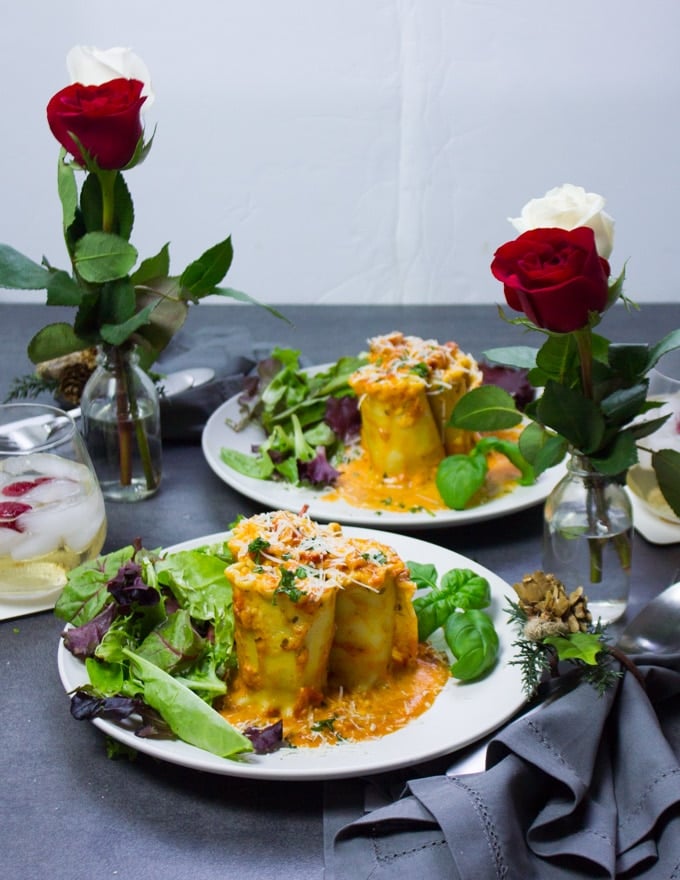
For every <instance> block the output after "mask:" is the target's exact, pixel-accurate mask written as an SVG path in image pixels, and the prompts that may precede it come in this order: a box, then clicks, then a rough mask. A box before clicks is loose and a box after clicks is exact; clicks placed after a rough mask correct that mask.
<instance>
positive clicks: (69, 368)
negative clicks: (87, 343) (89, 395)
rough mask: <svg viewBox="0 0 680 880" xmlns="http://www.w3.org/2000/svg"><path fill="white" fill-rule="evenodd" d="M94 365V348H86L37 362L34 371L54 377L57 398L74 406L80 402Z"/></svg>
mask: <svg viewBox="0 0 680 880" xmlns="http://www.w3.org/2000/svg"><path fill="white" fill-rule="evenodd" d="M96 366H97V351H96V349H94V348H86V349H84V350H83V351H75V352H73V354H67V355H64V357H59V358H53V359H52V360H50V361H43V362H42V363H41V364H38V366H37V368H36V372H37V374H38V375H39V376H41V377H43V378H45V379H54V380H55V381H56V382H57V388H56V390H55V392H54V395H55V397H56V398H57V400H59V401H61V402H63V403H68V404H70V405H71V406H76V405H77V404H78V403H80V395H81V394H82V393H83V388H84V387H85V384H86V382H87V380H88V379H89V378H90V376H91V375H92V373H93V372H94V369H95V367H96Z"/></svg>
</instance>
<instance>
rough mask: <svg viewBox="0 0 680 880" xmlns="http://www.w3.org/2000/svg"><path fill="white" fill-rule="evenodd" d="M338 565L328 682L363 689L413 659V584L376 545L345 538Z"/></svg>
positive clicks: (398, 563)
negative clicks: (339, 584)
mask: <svg viewBox="0 0 680 880" xmlns="http://www.w3.org/2000/svg"><path fill="white" fill-rule="evenodd" d="M339 565H340V566H341V568H342V569H343V574H344V577H343V579H342V589H341V590H340V591H339V592H338V597H337V601H336V606H335V624H336V631H335V637H334V638H333V645H332V647H331V655H330V668H329V672H330V677H331V680H332V681H333V682H334V683H338V684H340V685H342V687H344V688H348V689H349V690H366V689H368V688H370V687H372V686H373V685H375V684H377V683H378V682H379V681H381V680H384V679H385V678H386V677H387V675H388V674H389V672H390V671H391V670H392V669H393V668H394V666H403V665H405V664H406V663H408V662H409V660H412V659H413V658H414V657H415V656H416V653H417V651H418V634H417V633H418V625H417V621H416V615H415V611H414V609H413V605H412V602H411V599H412V597H413V593H414V592H415V584H414V583H413V582H412V581H411V580H410V578H409V574H408V569H407V568H406V566H405V565H404V563H403V562H402V561H401V559H400V558H399V557H398V556H397V554H396V553H395V552H394V551H393V550H392V548H391V547H387V546H385V545H383V544H379V543H377V542H376V541H371V540H368V539H361V538H349V539H348V540H347V544H346V547H345V553H344V555H343V558H342V560H341V561H340V563H339Z"/></svg>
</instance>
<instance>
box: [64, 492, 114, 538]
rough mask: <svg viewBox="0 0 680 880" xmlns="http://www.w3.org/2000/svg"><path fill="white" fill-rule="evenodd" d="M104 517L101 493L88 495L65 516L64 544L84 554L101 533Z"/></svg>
mask: <svg viewBox="0 0 680 880" xmlns="http://www.w3.org/2000/svg"><path fill="white" fill-rule="evenodd" d="M104 516H105V511H104V500H103V498H102V497H101V495H100V494H99V492H93V493H91V494H90V495H87V496H86V497H85V498H83V500H82V501H81V502H80V503H79V504H75V505H73V507H71V508H70V509H69V511H68V514H66V515H65V516H64V523H63V529H62V531H63V537H64V542H65V543H66V544H67V545H68V546H69V547H70V548H71V549H72V550H74V551H75V552H76V553H80V552H82V551H83V550H84V549H85V548H86V547H87V545H88V544H89V543H90V542H91V541H92V539H93V538H94V536H95V535H96V534H97V532H98V531H99V529H100V527H101V524H102V522H103V521H104Z"/></svg>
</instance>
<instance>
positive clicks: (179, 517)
mask: <svg viewBox="0 0 680 880" xmlns="http://www.w3.org/2000/svg"><path fill="white" fill-rule="evenodd" d="M0 296H1V294H0ZM282 311H283V312H284V314H285V315H286V317H287V318H288V319H289V321H290V323H285V322H284V321H281V320H278V319H277V318H275V317H274V316H272V315H270V314H269V313H267V312H265V311H264V310H262V309H257V308H254V307H249V306H210V305H202V306H200V307H195V308H193V309H192V310H191V312H190V315H189V318H188V321H187V325H186V328H185V330H183V331H182V332H183V334H184V335H187V334H191V332H192V331H194V330H197V329H199V328H202V327H207V326H213V327H216V326H220V325H222V326H223V327H224V329H225V332H226V331H227V330H229V331H231V337H230V338H232V339H233V338H234V337H233V331H234V330H237V331H238V333H239V336H240V337H241V338H242V340H243V350H244V351H246V352H247V351H248V350H249V349H250V348H251V347H252V346H253V345H257V346H262V347H264V348H266V347H267V346H269V345H271V346H274V345H282V346H288V347H294V348H297V349H299V350H300V351H301V353H302V355H303V356H304V357H305V358H306V359H307V360H308V361H309V362H310V363H326V362H328V361H331V360H335V359H336V358H337V357H339V356H340V355H342V354H348V353H355V352H359V351H361V350H363V349H364V348H365V343H366V340H367V338H368V337H370V336H372V335H376V334H381V333H387V332H389V331H391V330H395V329H399V330H402V331H404V332H405V333H409V334H414V335H418V336H423V337H433V338H439V339H455V340H457V341H458V342H459V343H460V344H461V347H463V348H464V349H465V350H466V351H469V352H471V353H472V354H474V355H475V356H477V357H480V356H481V354H482V352H483V351H484V350H485V349H487V348H491V347H494V346H498V345H502V344H538V343H537V342H536V341H535V340H527V338H526V337H525V336H524V334H523V333H522V331H521V329H520V328H515V327H511V326H509V325H507V324H506V323H504V322H503V321H502V320H500V319H499V317H498V314H497V310H496V308H495V306H458V307H456V306H452V307H443V306H425V307H414V306H365V307H363V306H347V307H344V306H290V307H285V308H284V309H282ZM55 320H67V321H68V320H72V312H69V311H68V310H62V309H55V308H50V309H48V308H47V307H45V306H32V305H9V304H6V303H4V304H2V303H0V322H1V323H0V327H2V328H3V329H2V331H1V332H2V345H1V346H0V398H4V397H5V396H6V394H7V392H8V390H9V388H10V386H11V384H12V381H13V379H14V378H15V377H17V376H21V375H24V374H27V373H29V372H31V371H32V366H31V364H30V362H29V360H28V358H27V357H26V353H25V349H26V343H27V341H28V340H29V339H30V337H31V336H32V334H33V333H35V332H36V331H37V330H38V329H39V328H40V327H42V326H43V325H44V324H46V323H48V322H51V321H55ZM677 323H678V308H677V306H674V305H669V304H664V305H646V306H645V307H644V308H643V309H642V310H641V311H640V312H633V313H629V312H627V311H626V310H625V309H624V308H623V307H617V308H615V309H612V310H611V311H610V312H609V313H608V314H607V315H606V316H605V320H604V321H603V324H602V325H601V328H600V329H601V332H603V333H604V334H605V335H607V336H608V337H609V338H611V339H613V340H616V341H619V342H653V341H656V340H657V339H659V338H661V337H662V336H663V335H664V334H665V333H666V332H668V330H670V329H671V328H672V327H674V326H676V325H677ZM195 366H197V367H198V366H201V362H200V351H197V352H196V364H195ZM261 509H262V508H261V506H260V505H258V504H257V503H255V502H252V501H250V500H248V499H247V498H244V497H242V496H241V495H239V494H238V493H237V492H236V491H234V490H233V489H231V488H230V487H229V486H227V485H226V484H224V483H223V482H221V481H220V480H219V479H218V478H217V477H216V476H215V475H214V473H213V472H212V470H211V469H210V468H209V467H208V465H207V463H206V462H205V460H204V458H203V454H202V452H201V447H200V443H199V442H198V441H197V440H194V441H191V442H177V441H173V442H166V443H165V444H164V450H163V481H162V485H161V489H160V491H159V492H158V494H157V495H156V496H155V497H153V498H151V499H148V500H146V501H144V502H140V503H137V504H115V503H111V504H109V505H108V507H107V514H108V519H109V528H108V536H107V541H106V545H105V548H104V550H105V551H109V550H113V549H116V548H117V547H119V546H122V545H124V544H127V543H129V542H130V541H131V540H132V539H133V538H135V537H136V536H140V537H141V538H142V540H143V542H144V544H145V545H146V546H149V547H155V546H169V545H171V544H174V543H177V542H179V541H183V540H186V539H189V538H194V537H199V536H201V535H207V534H210V533H213V532H217V531H221V530H223V529H225V528H226V527H227V525H228V524H229V523H230V522H231V521H233V519H234V518H235V517H236V516H237V515H238V514H243V515H245V516H249V515H251V514H253V513H257V512H259V511H260V510H261ZM541 526H542V511H541V507H540V505H538V506H536V507H534V508H531V509H529V510H525V511H521V512H517V513H514V514H510V515H508V516H506V517H504V518H502V519H500V520H495V521H489V522H481V523H477V524H474V525H468V526H457V527H447V528H441V529H433V530H418V531H417V532H413V533H412V534H414V535H415V536H416V537H419V538H421V539H424V540H427V541H431V542H433V543H436V544H439V545H441V546H444V547H447V548H450V549H452V550H455V551H457V552H459V553H462V554H464V555H465V556H468V557H470V558H473V559H475V560H477V561H478V562H479V563H481V564H482V565H485V566H486V567H488V568H489V569H491V570H493V571H495V572H497V573H498V574H499V575H500V576H501V577H502V578H504V579H505V580H506V581H507V582H509V583H513V582H515V581H517V580H519V579H520V578H521V577H522V575H524V574H526V573H527V572H531V571H533V570H535V569H537V568H540V564H541V562H540V557H541ZM404 533H405V534H408V531H407V530H404ZM678 577H680V547H679V546H678V545H670V546H668V545H667V546H656V545H652V544H650V543H648V542H647V541H645V540H644V539H643V538H641V537H640V536H636V542H635V547H634V557H633V588H632V597H631V605H630V610H629V613H630V612H631V611H633V610H634V609H635V608H637V607H638V606H639V604H640V603H642V602H643V601H645V600H646V599H647V598H649V597H651V596H652V595H654V594H656V593H657V592H659V591H660V590H661V589H663V588H664V587H666V586H667V585H668V584H670V583H671V582H673V581H674V580H677V579H678ZM61 629H62V623H61V622H60V621H59V620H57V619H56V618H55V617H54V616H53V614H52V613H51V612H49V611H47V612H43V613H39V614H33V615H30V616H26V617H21V618H16V619H11V620H6V621H4V622H2V623H0V661H1V665H0V669H1V672H0V674H1V675H2V697H1V699H2V706H3V711H2V716H3V724H2V733H1V734H0V768H1V769H2V773H1V776H2V780H3V785H2V792H1V793H0V804H1V808H2V816H3V843H2V846H0V867H1V868H2V869H3V874H4V876H27V877H53V878H61V877H63V878H69V880H81V878H82V880H99V878H108V877H116V878H133V877H134V878H137V877H144V876H146V877H156V876H158V877H161V876H162V877H164V878H165V880H175V878H186V877H187V876H192V875H194V876H198V877H209V876H225V877H226V876H229V874H230V872H231V870H237V871H238V875H237V876H238V877H239V880H251V878H252V880H255V878H257V880H266V878H269V877H272V878H273V877H277V878H278V877H280V876H282V875H284V876H285V875H286V874H287V875H288V876H292V877H295V878H296V880H305V878H320V877H321V876H322V873H323V850H322V812H323V789H324V783H321V782H285V783H284V782H262V781H253V780H247V779H238V778H232V777H228V776H217V775H212V774H205V773H201V772H198V771H193V770H189V769H185V768H182V767H178V766H173V765H171V764H166V763H162V762H157V761H155V760H153V759H151V758H148V757H146V756H144V755H138V756H137V758H136V760H134V761H129V760H127V759H122V760H121V759H118V760H111V759H109V758H108V757H107V754H106V749H105V739H104V737H103V735H102V734H101V733H100V732H99V731H98V730H97V729H96V728H95V727H94V726H92V725H91V724H88V723H84V722H83V723H77V722H75V721H73V720H72V718H71V716H70V714H69V711H68V698H67V697H66V695H65V694H64V692H63V689H62V687H61V684H60V682H59V678H58V675H57V668H56V651H57V645H58V642H59V633H60V631H61ZM416 770H417V768H414V772H416ZM327 785H332V783H327Z"/></svg>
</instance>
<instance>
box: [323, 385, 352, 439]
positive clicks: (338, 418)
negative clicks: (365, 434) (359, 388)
mask: <svg viewBox="0 0 680 880" xmlns="http://www.w3.org/2000/svg"><path fill="white" fill-rule="evenodd" d="M324 420H325V422H326V424H327V425H328V427H329V428H331V429H332V430H333V431H334V432H335V433H336V434H337V435H338V437H339V438H340V439H341V440H342V442H343V443H351V442H352V441H353V440H356V439H357V437H358V436H359V431H360V429H361V414H360V413H359V401H358V400H357V398H356V397H350V396H346V397H329V398H328V400H327V402H326V414H325V416H324Z"/></svg>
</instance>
